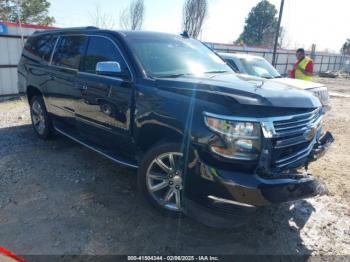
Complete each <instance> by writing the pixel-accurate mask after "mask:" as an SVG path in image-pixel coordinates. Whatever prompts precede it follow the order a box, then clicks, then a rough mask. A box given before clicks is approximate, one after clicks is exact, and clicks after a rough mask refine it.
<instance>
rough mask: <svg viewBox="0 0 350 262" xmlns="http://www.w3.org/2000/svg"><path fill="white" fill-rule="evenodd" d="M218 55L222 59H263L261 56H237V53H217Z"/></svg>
mask: <svg viewBox="0 0 350 262" xmlns="http://www.w3.org/2000/svg"><path fill="white" fill-rule="evenodd" d="M219 55H220V56H221V57H224V58H230V57H233V58H246V59H249V58H250V59H251V58H255V59H265V58H263V57H261V56H256V55H248V54H239V53H219Z"/></svg>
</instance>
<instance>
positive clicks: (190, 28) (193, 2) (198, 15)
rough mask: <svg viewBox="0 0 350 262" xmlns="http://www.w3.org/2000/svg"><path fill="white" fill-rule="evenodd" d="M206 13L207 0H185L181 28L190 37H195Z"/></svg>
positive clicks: (200, 28) (199, 30) (199, 31)
mask: <svg viewBox="0 0 350 262" xmlns="http://www.w3.org/2000/svg"><path fill="white" fill-rule="evenodd" d="M207 14H208V1H207V0H186V2H185V4H184V7H183V14H182V15H183V17H182V29H183V30H184V31H186V32H187V34H188V35H189V36H190V37H193V38H197V37H198V36H199V34H200V33H201V30H202V26H203V23H204V20H205V18H206V17H207Z"/></svg>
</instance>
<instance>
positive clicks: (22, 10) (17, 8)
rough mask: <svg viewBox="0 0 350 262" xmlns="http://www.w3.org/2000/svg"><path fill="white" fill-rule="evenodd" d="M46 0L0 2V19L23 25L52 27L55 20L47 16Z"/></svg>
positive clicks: (0, 0) (6, 0) (47, 3)
mask: <svg viewBox="0 0 350 262" xmlns="http://www.w3.org/2000/svg"><path fill="white" fill-rule="evenodd" d="M50 5H51V4H50V3H49V2H48V1H47V0H18V1H16V0H0V19H1V20H4V21H10V22H15V23H18V22H19V21H20V22H21V23H25V24H37V25H52V24H53V23H54V22H55V19H54V18H53V17H52V16H49V15H48V13H49V8H50Z"/></svg>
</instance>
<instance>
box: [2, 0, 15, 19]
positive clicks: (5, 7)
mask: <svg viewBox="0 0 350 262" xmlns="http://www.w3.org/2000/svg"><path fill="white" fill-rule="evenodd" d="M12 11H13V7H12V5H11V4H10V1H9V0H0V21H7V20H9V19H8V17H9V16H10V14H11V13H12Z"/></svg>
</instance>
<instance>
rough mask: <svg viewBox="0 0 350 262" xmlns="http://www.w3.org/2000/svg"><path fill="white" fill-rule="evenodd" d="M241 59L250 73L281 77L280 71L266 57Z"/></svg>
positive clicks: (259, 75) (260, 75)
mask: <svg viewBox="0 0 350 262" xmlns="http://www.w3.org/2000/svg"><path fill="white" fill-rule="evenodd" d="M240 60H241V63H242V65H243V67H244V68H245V70H246V71H247V73H248V75H253V76H258V77H263V78H276V77H281V75H280V74H279V73H278V71H277V70H276V69H275V68H274V67H273V66H272V65H271V64H270V63H269V62H267V61H266V60H265V59H259V58H241V59H240Z"/></svg>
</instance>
